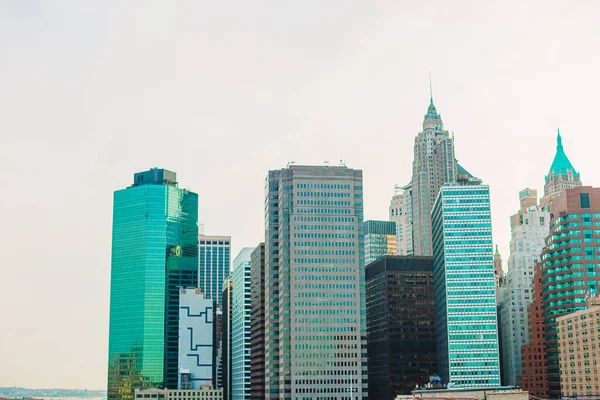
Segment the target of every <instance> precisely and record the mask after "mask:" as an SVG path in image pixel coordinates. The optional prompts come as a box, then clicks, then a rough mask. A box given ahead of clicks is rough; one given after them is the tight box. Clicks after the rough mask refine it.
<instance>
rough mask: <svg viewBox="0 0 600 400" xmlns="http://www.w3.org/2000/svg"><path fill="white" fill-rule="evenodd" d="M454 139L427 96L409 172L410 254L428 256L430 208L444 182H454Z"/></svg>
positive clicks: (455, 172)
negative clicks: (411, 225) (425, 112)
mask: <svg viewBox="0 0 600 400" xmlns="http://www.w3.org/2000/svg"><path fill="white" fill-rule="evenodd" d="M457 171H458V169H457V164H456V160H455V157H454V138H452V137H451V136H450V134H449V133H448V131H446V130H444V124H443V123H442V117H441V116H440V114H438V113H437V110H436V108H435V106H434V105H433V97H430V103H429V108H428V109H427V114H425V118H424V120H423V130H422V131H421V132H420V133H419V134H418V135H417V137H416V138H415V148H414V160H413V172H412V223H413V248H414V249H413V254H415V255H419V256H430V255H431V254H432V249H431V209H432V207H433V204H434V202H435V199H436V196H437V194H438V192H439V190H440V188H441V187H442V185H443V184H444V183H446V182H450V183H452V182H455V181H456V175H457Z"/></svg>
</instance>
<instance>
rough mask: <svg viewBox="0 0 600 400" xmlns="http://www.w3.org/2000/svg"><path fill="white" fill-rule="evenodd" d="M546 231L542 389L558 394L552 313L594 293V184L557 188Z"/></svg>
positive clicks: (598, 201)
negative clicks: (544, 384)
mask: <svg viewBox="0 0 600 400" xmlns="http://www.w3.org/2000/svg"><path fill="white" fill-rule="evenodd" d="M550 218H551V223H550V234H549V235H548V237H547V238H546V247H545V248H544V251H543V252H542V257H541V260H542V304H543V319H544V329H545V333H546V363H547V373H548V389H549V394H550V396H551V397H558V396H560V394H561V392H560V368H559V359H558V337H557V329H556V318H557V317H558V316H560V315H562V314H566V313H571V312H574V311H579V310H583V309H585V307H586V296H588V295H596V294H597V293H598V286H599V282H598V276H599V275H600V188H592V187H590V186H579V187H575V188H573V189H567V190H565V191H563V192H562V193H561V194H560V195H559V196H558V197H557V198H556V199H554V201H552V203H551V205H550Z"/></svg>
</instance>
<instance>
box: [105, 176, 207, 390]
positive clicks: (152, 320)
mask: <svg viewBox="0 0 600 400" xmlns="http://www.w3.org/2000/svg"><path fill="white" fill-rule="evenodd" d="M197 221H198V195H197V194H195V193H192V192H189V191H187V190H183V189H179V188H177V187H176V186H174V185H164V184H145V185H144V184H143V185H140V186H132V187H129V188H127V189H123V190H119V191H116V192H115V194H114V212H113V245H112V246H113V247H112V265H111V294H110V328H109V360H108V398H109V399H127V400H130V399H133V397H134V389H135V388H148V387H163V386H165V385H166V386H169V381H170V380H173V378H174V380H175V385H176V384H177V350H178V349H177V346H178V342H177V336H178V306H179V305H178V295H177V293H178V289H177V286H195V285H196V282H197V278H198V273H197V262H198V250H197V244H198V225H197ZM173 360H174V363H173Z"/></svg>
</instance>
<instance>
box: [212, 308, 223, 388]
mask: <svg viewBox="0 0 600 400" xmlns="http://www.w3.org/2000/svg"><path fill="white" fill-rule="evenodd" d="M213 304H214V306H213V356H212V365H213V374H212V376H213V388H214V389H220V388H222V387H223V382H222V379H223V376H222V374H223V371H222V369H221V356H220V352H222V351H223V347H222V343H221V330H222V326H223V311H222V310H221V306H220V305H217V303H216V302H213Z"/></svg>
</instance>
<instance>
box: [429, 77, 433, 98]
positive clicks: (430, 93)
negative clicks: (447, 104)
mask: <svg viewBox="0 0 600 400" xmlns="http://www.w3.org/2000/svg"><path fill="white" fill-rule="evenodd" d="M429 104H430V105H433V86H432V85H431V72H430V73H429Z"/></svg>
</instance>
